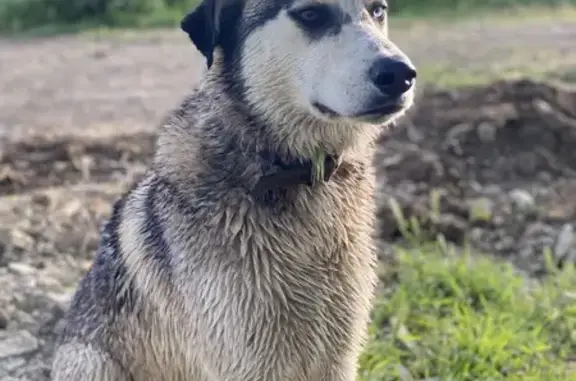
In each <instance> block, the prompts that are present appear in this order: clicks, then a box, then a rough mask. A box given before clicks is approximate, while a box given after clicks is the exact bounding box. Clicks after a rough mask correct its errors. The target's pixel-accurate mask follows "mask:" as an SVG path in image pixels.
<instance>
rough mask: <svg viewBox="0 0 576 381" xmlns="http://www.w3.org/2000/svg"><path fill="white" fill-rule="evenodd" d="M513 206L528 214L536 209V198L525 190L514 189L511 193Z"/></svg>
mask: <svg viewBox="0 0 576 381" xmlns="http://www.w3.org/2000/svg"><path fill="white" fill-rule="evenodd" d="M509 196H510V198H511V199H512V206H513V207H514V208H515V209H516V210H517V211H519V212H528V211H531V210H533V209H534V206H535V202H534V198H533V197H532V196H531V195H530V193H528V192H527V191H525V190H523V189H514V190H512V191H511V192H510V193H509Z"/></svg>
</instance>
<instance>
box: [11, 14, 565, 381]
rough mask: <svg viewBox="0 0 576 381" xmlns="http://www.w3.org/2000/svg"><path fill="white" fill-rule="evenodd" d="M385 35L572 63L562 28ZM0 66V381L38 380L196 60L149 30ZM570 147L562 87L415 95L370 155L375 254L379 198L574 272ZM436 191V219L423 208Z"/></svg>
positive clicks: (531, 267)
mask: <svg viewBox="0 0 576 381" xmlns="http://www.w3.org/2000/svg"><path fill="white" fill-rule="evenodd" d="M395 37H396V40H397V42H398V43H399V45H401V46H402V47H403V48H404V49H405V50H406V51H407V52H408V53H409V54H410V55H411V56H412V57H413V58H414V60H415V61H416V63H417V64H418V63H424V62H426V63H430V62H433V63H434V64H438V65H444V66H450V65H453V66H452V67H462V66H467V67H474V68H477V69H479V70H480V69H483V68H486V69H487V70H496V71H497V70H498V68H499V67H500V66H498V65H499V64H497V63H500V65H503V64H502V63H504V64H505V65H504V66H501V67H507V68H509V67H515V66H518V67H521V66H522V65H526V62H530V63H531V64H532V65H535V66H538V65H540V66H546V65H548V66H549V67H550V69H551V70H561V68H563V67H566V66H569V65H573V64H574V63H576V59H575V57H576V44H574V41H575V40H576V24H574V23H568V22H555V23H541V22H534V23H533V24H531V23H523V24H505V25H500V26H495V25H484V24H479V23H471V24H466V25H461V26H458V27H449V26H445V27H442V28H431V27H426V28H412V29H410V30H408V31H399V32H396V35H395ZM549 52H553V53H549ZM542 56H544V57H547V59H544V60H542ZM0 57H1V60H0V380H2V381H9V380H12V381H13V380H34V381H36V380H38V381H42V380H47V379H48V375H49V361H50V353H51V349H52V344H53V339H54V335H55V333H57V332H58V330H59V329H60V327H61V325H62V317H63V315H64V312H65V310H66V306H67V302H68V300H69V298H70V296H71V293H72V292H73V291H74V287H75V285H76V282H77V281H78V279H79V277H80V276H81V275H82V274H83V273H84V272H85V271H86V269H87V268H88V266H89V265H90V260H91V258H92V254H93V251H94V248H95V246H96V244H97V238H98V228H99V226H100V224H101V222H102V220H103V219H104V218H105V217H106V216H107V215H108V213H109V210H110V206H111V202H112V201H113V200H114V199H115V198H116V197H117V196H118V195H119V194H120V193H121V192H122V191H123V190H124V189H126V187H127V186H128V185H129V184H130V183H131V182H132V181H134V180H135V179H137V178H138V176H139V175H140V174H141V173H142V172H143V171H144V169H145V166H146V163H147V161H148V160H149V159H150V156H151V154H152V150H153V145H154V139H155V137H154V132H155V129H156V127H157V123H158V122H159V121H160V118H161V117H162V116H163V115H164V114H165V113H166V112H168V111H169V110H170V109H171V108H172V107H174V106H176V105H177V103H178V101H179V100H180V99H181V97H182V96H183V95H184V94H185V93H186V92H187V91H188V90H189V89H190V88H191V86H193V84H194V83H195V81H196V80H197V79H198V78H199V76H200V75H201V73H202V71H203V69H202V64H203V62H202V60H201V58H200V57H199V56H198V54H197V53H196V52H195V50H194V48H193V47H192V45H191V44H190V43H189V41H188V40H187V39H186V37H185V36H183V35H182V34H180V33H177V32H158V31H155V32H146V33H143V32H134V33H131V34H123V35H101V36H94V35H88V36H86V35H84V36H76V37H59V38H51V39H36V40H18V41H16V40H0ZM538 59H539V60H540V61H537V60H538ZM548 66H547V67H548ZM32 135H35V137H34V136H32ZM575 145H576V92H575V90H574V89H571V88H569V87H560V86H553V85H549V84H544V83H537V82H530V81H519V82H518V81H517V82H498V83H494V84H492V85H490V86H487V87H483V88H479V89H473V90H460V91H440V90H434V89H431V88H430V89H426V90H424V91H423V92H422V93H421V95H420V101H419V102H418V107H417V108H416V109H415V110H414V111H413V112H412V113H411V115H410V118H407V119H406V120H405V121H404V123H403V125H402V126H400V127H399V128H395V129H393V130H391V132H390V133H389V134H388V135H386V136H385V137H383V139H382V141H381V149H380V152H379V155H378V157H377V160H376V164H377V166H378V168H379V171H380V174H381V179H382V187H381V192H380V196H382V197H381V205H382V206H381V208H380V210H379V216H380V217H381V221H382V222H383V224H382V228H381V231H380V235H381V237H382V238H383V239H384V242H385V244H384V246H383V253H382V255H383V256H385V255H387V253H388V250H387V249H388V247H389V246H388V244H389V243H393V242H396V241H397V240H398V239H399V232H398V227H397V226H396V223H395V222H394V220H393V218H391V211H390V208H389V207H388V206H387V205H388V204H387V201H388V199H389V197H390V196H393V197H394V198H395V199H397V200H398V203H399V204H400V206H401V207H402V209H403V210H404V212H405V213H406V215H407V216H418V217H419V218H421V219H422V221H423V228H424V230H425V231H426V232H429V233H431V234H434V233H437V232H441V233H443V234H444V235H445V236H446V238H447V240H449V241H452V242H455V243H457V244H462V243H464V241H469V242H471V243H472V244H473V245H474V246H476V247H477V248H479V249H482V250H485V251H487V252H489V253H491V254H495V255H498V256H500V257H503V258H507V259H510V260H511V261H512V262H513V263H515V264H517V265H518V268H520V269H522V270H525V271H526V272H527V273H528V274H531V275H538V274H541V273H542V272H544V266H543V263H544V261H543V255H542V249H543V248H544V247H550V248H551V251H552V255H553V258H554V260H555V261H556V262H557V263H559V264H562V263H565V262H566V261H576V238H574V237H573V226H572V224H573V222H574V220H575V218H576V202H575V201H574V197H573V196H570V194H572V193H573V192H574V191H575V190H576V157H575V156H574V155H575V154H574V150H573V148H572V147H574V146H575ZM433 190H434V191H433ZM436 190H438V194H440V195H441V196H440V203H439V204H440V207H439V209H440V213H439V214H436V213H434V212H433V211H432V212H431V208H430V207H429V202H428V201H429V200H430V194H431V193H432V194H435V192H436ZM432 209H434V208H432Z"/></svg>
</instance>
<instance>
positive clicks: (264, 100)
mask: <svg viewBox="0 0 576 381" xmlns="http://www.w3.org/2000/svg"><path fill="white" fill-rule="evenodd" d="M317 1H318V0H316V4H317V3H318V2H317ZM312 4H314V2H311V1H310V0H297V1H295V2H294V3H292V4H291V5H290V6H289V7H288V8H287V9H286V8H285V9H282V10H281V11H280V12H279V13H278V14H277V15H276V17H275V18H273V19H270V20H267V21H266V22H264V23H263V25H261V26H259V27H258V28H256V29H255V30H252V31H251V32H250V34H249V35H248V37H247V38H246V40H245V44H244V47H243V54H242V57H241V58H242V65H241V67H242V71H243V77H244V78H245V81H246V85H247V88H248V90H249V91H248V93H247V96H248V99H249V101H250V102H251V103H252V104H253V105H254V106H255V107H258V108H259V109H260V110H261V111H262V112H264V113H269V112H271V111H272V112H274V113H275V115H276V116H279V115H284V116H286V117H287V118H288V119H292V120H293V118H294V116H295V114H303V115H304V114H308V115H311V116H314V117H315V118H319V119H321V120H323V121H326V122H329V123H336V124H342V123H345V124H358V123H374V124H382V123H385V122H387V121H390V120H391V119H393V118H394V117H395V116H396V115H394V114H391V115H386V116H382V117H381V118H379V119H376V120H366V119H363V118H360V117H358V115H359V114H362V113H363V112H364V111H366V110H368V109H369V107H370V106H371V104H373V101H374V99H375V98H377V97H381V93H380V91H379V90H378V88H377V87H376V86H375V85H374V84H373V82H372V81H371V80H370V78H369V77H368V72H369V69H370V66H371V65H373V64H374V62H375V61H376V60H377V59H379V58H382V57H394V58H396V57H400V58H401V59H403V60H405V61H406V62H410V61H409V59H408V57H406V56H405V55H404V54H403V53H402V52H401V51H400V50H399V49H398V48H397V47H396V46H395V45H394V44H393V43H392V42H391V41H390V40H389V39H388V36H387V34H388V33H387V25H386V21H387V20H386V15H385V14H384V18H383V19H381V20H380V21H377V20H375V19H374V17H373V15H372V14H371V12H370V9H369V6H368V5H369V4H368V3H363V2H361V1H357V0H324V4H327V5H329V6H330V7H332V8H334V9H337V10H339V11H340V12H342V16H343V17H345V18H347V20H345V21H344V20H343V21H342V23H341V25H339V26H337V28H336V29H337V30H335V31H333V32H329V33H324V34H322V35H321V36H319V37H317V38H311V37H310V36H309V35H308V34H307V33H306V31H305V30H302V28H300V27H299V26H298V24H297V23H296V22H295V21H294V19H293V18H292V17H290V11H291V10H293V9H301V8H303V7H306V6H309V5H312ZM250 6H251V3H250V1H249V2H248V4H247V7H248V11H249V7H250ZM255 6H256V7H257V5H255ZM254 12H256V11H254ZM413 92H414V91H413V88H412V89H411V90H409V91H408V92H406V93H405V94H404V96H403V105H404V109H406V108H408V107H410V106H411V104H412V101H413V97H414V95H413ZM315 104H320V105H322V106H325V107H326V108H328V109H330V110H332V111H333V112H334V114H333V115H326V114H325V113H322V112H321V111H320V110H318V108H317V107H315ZM279 109H281V110H282V112H281V113H277V110H279ZM399 111H402V110H399Z"/></svg>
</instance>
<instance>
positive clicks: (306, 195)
mask: <svg viewBox="0 0 576 381" xmlns="http://www.w3.org/2000/svg"><path fill="white" fill-rule="evenodd" d="M302 1H310V0H302ZM302 1H301V0H296V1H295V2H289V1H283V0H245V1H241V0H205V1H204V3H202V4H201V6H200V7H199V8H198V9H196V10H195V11H194V12H193V13H191V15H190V16H189V18H188V19H187V20H185V22H184V23H183V27H184V29H185V30H187V31H188V33H189V34H190V38H191V39H192V41H193V42H194V44H195V45H196V46H197V47H198V48H199V50H201V51H202V53H203V54H204V55H205V56H206V58H207V61H208V64H209V65H211V68H210V70H209V72H208V74H207V75H206V77H205V79H204V80H203V82H202V83H201V84H200V85H198V87H197V88H196V89H195V90H194V91H193V93H192V94H191V95H190V96H189V97H188V98H187V99H186V100H185V101H184V102H183V103H182V105H181V107H180V108H179V109H177V110H176V111H174V112H173V113H172V115H171V116H170V117H169V118H168V119H167V121H166V123H165V124H164V126H163V130H162V132H161V134H160V136H159V140H158V145H157V152H156V156H155V160H154V164H153V165H152V167H151V168H150V170H149V172H148V174H147V176H146V177H145V178H144V179H143V180H142V181H140V182H139V183H138V184H137V185H136V186H135V187H134V188H133V189H132V190H131V191H130V192H128V193H127V194H125V195H124V196H123V197H122V198H121V199H120V200H119V201H118V202H116V204H115V205H114V209H113V212H112V215H111V217H110V219H109V221H108V222H107V223H106V225H105V227H104V229H103V231H102V239H101V244H100V247H99V250H98V252H97V254H96V257H95V260H94V264H93V266H92V268H91V269H90V271H89V272H88V273H87V274H86V276H85V277H84V278H83V279H82V281H81V282H80V285H79V287H78V290H77V292H76V294H75V297H74V300H73V302H72V305H71V308H70V311H69V314H68V317H67V325H66V328H65V330H64V334H63V336H62V339H61V341H60V344H59V346H58V349H57V351H56V353H55V358H54V364H53V371H52V379H53V380H54V381H88V380H93V381H96V380H98V381H128V380H130V381H224V380H226V381H280V380H282V381H287V380H290V381H320V380H325V381H352V380H354V379H355V375H356V361H357V356H358V354H359V351H360V350H361V347H362V344H363V341H364V338H365V334H366V332H365V331H366V326H367V323H368V320H369V311H370V307H371V299H372V293H373V288H374V286H375V281H376V276H375V272H374V268H373V267H374V265H375V254H374V248H373V244H372V237H371V235H372V229H373V220H374V207H373V198H372V196H373V195H372V193H373V184H374V178H373V173H372V170H371V160H372V150H373V145H374V139H375V137H376V136H377V132H378V131H377V130H378V128H379V127H378V126H377V124H387V123H390V122H391V121H393V120H394V119H395V118H397V117H398V116H399V115H400V114H401V113H402V112H403V111H404V110H405V109H407V108H408V107H410V105H411V103H412V97H413V96H412V92H409V93H407V95H406V97H405V98H404V101H403V102H404V103H403V110H400V111H399V112H397V113H394V114H391V115H384V116H381V118H380V119H379V120H377V121H376V120H372V121H367V120H363V119H362V118H361V117H355V116H354V115H355V114H357V113H359V112H360V111H361V109H362V107H365V105H366V104H368V103H369V98H370V97H371V94H372V93H374V90H373V89H371V88H370V85H369V84H368V82H367V80H366V79H365V74H364V72H365V70H366V67H367V65H368V64H369V63H370V62H371V60H373V59H374V57H376V56H377V55H379V54H380V55H395V56H400V57H404V56H403V55H402V53H401V52H400V51H399V50H398V49H397V48H396V47H395V46H394V45H393V44H392V43H391V42H390V41H389V40H388V38H387V34H386V26H385V25H380V24H378V23H376V22H374V21H373V20H372V19H370V17H368V18H367V17H366V15H367V12H366V11H364V12H362V10H363V9H364V7H365V4H363V3H361V2H359V1H355V0H323V1H325V2H328V3H330V4H332V5H334V6H335V7H338V9H340V10H341V12H342V14H344V15H346V17H342V18H341V20H342V23H341V24H339V25H337V26H335V27H334V28H332V29H331V30H330V31H328V30H326V31H324V32H323V33H319V34H318V33H316V34H314V35H312V34H306V33H304V32H302V31H301V30H300V29H298V27H297V26H296V25H295V23H294V22H293V21H292V20H291V19H290V18H289V17H288V15H287V9H289V8H291V7H294V6H296V5H301V4H302ZM189 23H193V24H189ZM404 58H405V57H404ZM167 59H169V58H167ZM405 59H406V60H407V58H405ZM212 61H213V62H212ZM313 101H320V102H322V103H323V104H325V105H326V106H328V107H329V108H331V109H332V110H334V111H335V112H336V113H337V115H329V116H327V115H323V114H322V113H321V112H319V111H318V110H316V109H313V107H312V106H311V104H312V102H313ZM319 150H320V151H322V152H325V153H327V154H331V155H337V156H338V157H339V158H340V160H341V162H342V164H341V165H340V167H339V168H338V170H337V172H336V173H335V174H334V176H333V177H332V179H331V180H330V181H328V182H325V183H320V184H316V185H314V186H308V185H303V184H295V185H293V186H290V187H287V188H285V189H280V190H274V191H271V192H268V194H267V197H265V198H256V197H254V196H252V195H251V193H250V190H251V189H252V188H254V186H255V184H256V182H257V181H258V179H259V178H260V177H261V176H262V175H263V173H264V172H266V171H267V170H268V169H269V167H270V166H271V164H270V162H268V161H267V160H266V159H265V158H264V157H263V156H262V155H260V154H259V153H260V152H272V153H274V155H277V156H279V157H281V158H282V159H283V160H285V161H286V162H291V161H294V160H296V161H298V160H300V161H302V160H306V159H309V158H311V156H312V155H314V153H315V152H318V151H319Z"/></svg>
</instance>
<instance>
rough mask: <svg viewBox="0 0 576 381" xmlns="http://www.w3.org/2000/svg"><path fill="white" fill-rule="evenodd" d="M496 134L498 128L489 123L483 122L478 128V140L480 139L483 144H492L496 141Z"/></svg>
mask: <svg viewBox="0 0 576 381" xmlns="http://www.w3.org/2000/svg"><path fill="white" fill-rule="evenodd" d="M496 132H497V129H496V126H494V125H492V124H490V123H488V122H482V123H480V124H479V125H478V127H477V128H476V133H477V134H478V139H480V141H481V142H482V143H490V142H493V141H494V140H496Z"/></svg>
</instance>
